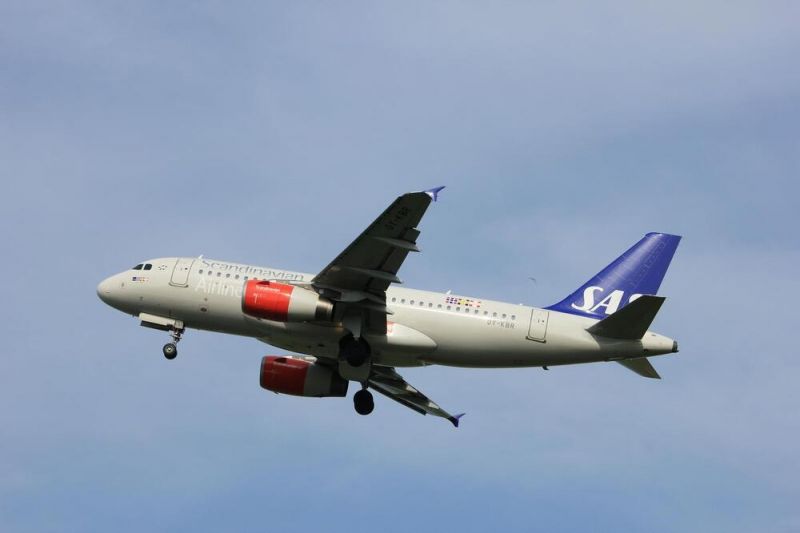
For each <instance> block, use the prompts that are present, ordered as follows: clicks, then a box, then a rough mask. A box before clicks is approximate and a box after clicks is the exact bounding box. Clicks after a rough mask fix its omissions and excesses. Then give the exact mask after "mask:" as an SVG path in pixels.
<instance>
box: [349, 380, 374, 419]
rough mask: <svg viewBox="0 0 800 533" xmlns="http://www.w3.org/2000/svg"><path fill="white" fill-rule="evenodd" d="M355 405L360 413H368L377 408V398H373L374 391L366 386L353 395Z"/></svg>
mask: <svg viewBox="0 0 800 533" xmlns="http://www.w3.org/2000/svg"><path fill="white" fill-rule="evenodd" d="M353 407H355V408H356V413H358V414H360V415H368V414H370V413H371V412H372V410H373V409H375V400H373V398H372V393H371V392H370V391H368V390H367V389H366V387H365V388H363V389H361V390H360V391H358V392H357V393H355V395H354V396H353Z"/></svg>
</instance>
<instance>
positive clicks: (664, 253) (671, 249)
mask: <svg viewBox="0 0 800 533" xmlns="http://www.w3.org/2000/svg"><path fill="white" fill-rule="evenodd" d="M680 240H681V238H680V236H678V235H669V234H667V233H648V234H647V235H645V236H644V237H643V238H642V240H640V241H639V242H637V243H636V244H634V245H633V246H632V247H631V248H630V249H629V250H628V251H626V252H625V253H624V254H622V255H621V256H619V257H618V258H617V259H615V260H614V261H613V262H612V263H611V264H610V265H608V266H607V267H605V268H604V269H603V270H601V271H600V272H599V273H598V274H597V275H595V276H594V277H593V278H592V279H590V280H589V281H587V282H586V283H584V284H583V286H581V287H580V288H579V289H578V290H576V291H575V292H573V293H572V294H570V295H569V296H567V297H566V298H564V299H563V300H561V301H560V302H558V303H557V304H554V305H551V306H550V307H548V308H547V309H550V310H551V311H559V312H562V313H571V314H574V315H581V316H587V317H591V318H597V319H603V318H605V317H606V316H608V315H611V314H613V313H614V312H616V311H617V310H619V309H622V308H623V307H625V306H626V305H627V304H628V303H630V302H632V301H633V300H635V299H636V298H638V297H639V296H641V295H643V294H652V295H654V294H656V293H657V292H658V288H659V286H661V281H662V280H663V279H664V274H666V273H667V268H669V264H670V261H672V256H673V255H674V254H675V250H676V249H677V248H678V243H679V242H680Z"/></svg>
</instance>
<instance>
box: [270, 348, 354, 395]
mask: <svg viewBox="0 0 800 533" xmlns="http://www.w3.org/2000/svg"><path fill="white" fill-rule="evenodd" d="M348 384H349V382H348V381H347V380H346V379H344V378H342V377H341V376H340V375H339V374H338V373H337V372H336V371H334V370H333V369H331V368H328V367H326V366H322V365H319V364H317V363H312V362H310V361H304V360H302V359H294V358H292V357H281V356H276V355H268V356H266V357H264V358H263V359H261V386H262V387H263V388H265V389H267V390H270V391H273V392H280V393H282V394H291V395H293V396H313V397H316V398H323V397H326V396H338V397H342V396H346V395H347V386H348Z"/></svg>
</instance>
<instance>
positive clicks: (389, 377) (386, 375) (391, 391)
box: [369, 366, 464, 427]
mask: <svg viewBox="0 0 800 533" xmlns="http://www.w3.org/2000/svg"><path fill="white" fill-rule="evenodd" d="M369 387H370V388H371V389H372V390H374V391H377V392H380V393H381V394H383V395H384V396H386V397H387V398H391V399H392V400H394V401H396V402H397V403H400V404H402V405H405V406H406V407H408V408H409V409H413V410H414V411H416V412H418V413H421V414H423V415H434V416H440V417H442V418H446V419H447V420H449V421H450V423H451V424H453V425H454V426H455V427H458V421H459V419H460V418H461V417H462V416H464V413H461V414H460V415H455V416H453V415H451V414H450V413H448V412H447V411H445V410H444V409H442V408H441V407H439V406H438V405H436V403H434V402H432V401H431V400H430V399H429V398H428V397H427V396H425V395H424V394H422V393H421V392H420V391H418V390H417V389H415V388H414V387H412V386H411V385H409V384H408V382H406V380H404V379H403V376H401V375H400V374H398V373H397V372H396V371H395V369H394V368H391V367H378V366H375V367H373V368H372V374H371V375H370V378H369Z"/></svg>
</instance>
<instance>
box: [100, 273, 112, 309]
mask: <svg viewBox="0 0 800 533" xmlns="http://www.w3.org/2000/svg"><path fill="white" fill-rule="evenodd" d="M112 284H113V281H112V279H111V278H106V279H104V280H103V281H101V282H100V283H99V284H98V285H97V297H98V298H100V299H101V300H103V302H105V303H110V301H111V286H112Z"/></svg>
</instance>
